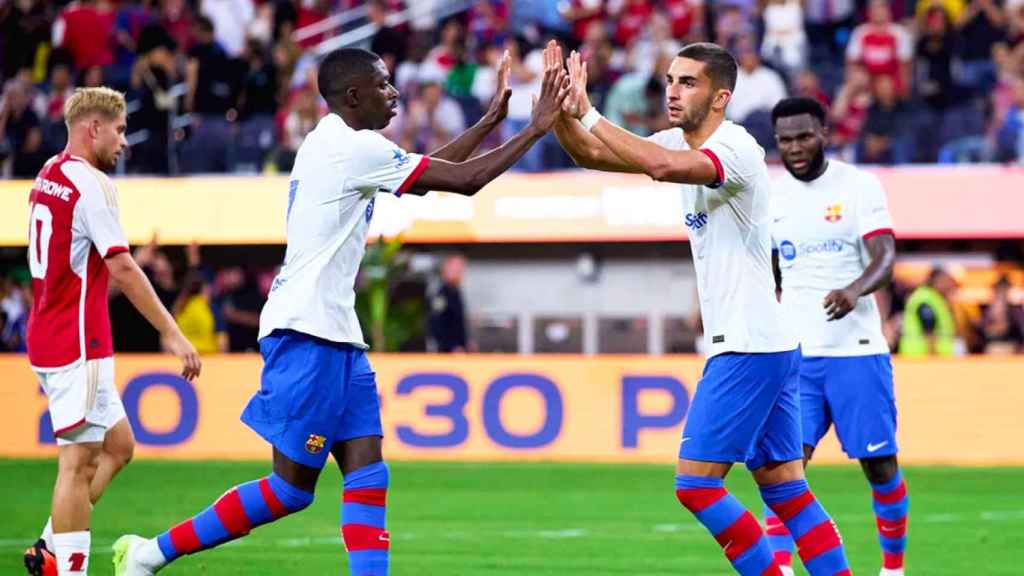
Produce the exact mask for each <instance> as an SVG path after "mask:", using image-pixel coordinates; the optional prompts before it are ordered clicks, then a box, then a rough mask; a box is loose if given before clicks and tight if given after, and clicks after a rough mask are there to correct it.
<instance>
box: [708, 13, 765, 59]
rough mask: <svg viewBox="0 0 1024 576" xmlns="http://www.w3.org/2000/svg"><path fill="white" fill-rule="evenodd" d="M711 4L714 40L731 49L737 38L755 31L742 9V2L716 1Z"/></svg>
mask: <svg viewBox="0 0 1024 576" xmlns="http://www.w3.org/2000/svg"><path fill="white" fill-rule="evenodd" d="M711 5H712V6H713V7H714V11H715V12H714V14H712V19H711V21H712V22H714V26H715V35H714V39H713V41H714V42H716V43H718V44H719V45H721V46H725V47H726V49H728V50H732V49H733V48H735V46H736V42H737V41H738V40H739V39H741V38H742V37H744V36H748V35H751V34H753V33H754V32H755V31H754V26H753V21H752V20H751V18H750V17H749V16H748V15H747V14H746V12H745V11H744V6H743V3H742V2H737V1H727V2H724V3H717V2H716V3H713V4H711Z"/></svg>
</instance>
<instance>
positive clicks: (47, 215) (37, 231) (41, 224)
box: [28, 204, 53, 279]
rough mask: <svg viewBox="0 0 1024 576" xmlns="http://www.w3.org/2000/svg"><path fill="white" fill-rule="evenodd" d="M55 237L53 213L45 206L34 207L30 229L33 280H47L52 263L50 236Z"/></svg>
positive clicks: (29, 266)
mask: <svg viewBox="0 0 1024 576" xmlns="http://www.w3.org/2000/svg"><path fill="white" fill-rule="evenodd" d="M52 235H53V213H52V212H50V209H49V208H48V207H47V206H46V205H45V204H36V205H34V206H32V217H31V218H30V219H29V229H28V268H29V271H30V272H31V273H32V277H33V278H39V279H44V278H46V266H47V264H48V263H49V261H50V236H52Z"/></svg>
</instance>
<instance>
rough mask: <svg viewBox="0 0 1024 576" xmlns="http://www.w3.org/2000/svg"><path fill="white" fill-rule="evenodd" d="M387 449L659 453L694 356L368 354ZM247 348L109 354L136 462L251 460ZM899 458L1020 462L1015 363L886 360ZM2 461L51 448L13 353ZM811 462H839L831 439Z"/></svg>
mask: <svg viewBox="0 0 1024 576" xmlns="http://www.w3.org/2000/svg"><path fill="white" fill-rule="evenodd" d="M372 362H373V364H374V368H375V369H376V371H377V378H378V382H379V388H380V393H381V398H382V404H383V410H384V427H385V435H386V438H385V446H386V453H387V457H388V458H393V459H406V460H427V459H439V460H563V461H613V462H663V463H670V462H674V461H675V459H676V454H677V449H678V442H679V435H680V432H681V430H682V422H683V420H684V418H685V414H686V409H687V407H688V405H689V400H690V398H692V394H693V391H694V385H695V383H696V382H697V380H698V378H699V376H700V372H701V367H702V365H703V360H702V359H700V358H698V357H693V356H678V357H641V356H599V357H580V356H544V357H539V356H532V357H531V356H487V355H477V356H426V355H374V356H373V358H372ZM260 367H261V362H260V360H259V358H258V357H256V356H248V355H239V356H214V357H209V358H206V359H205V363H204V372H203V377H202V379H201V381H200V382H198V383H196V384H194V385H193V384H189V383H187V382H185V381H184V380H182V379H181V378H179V377H177V376H175V375H174V373H173V370H174V368H175V363H174V361H173V359H171V358H168V357H165V356H148V355H140V356H127V355H124V356H120V357H118V358H117V374H118V376H117V378H118V385H119V387H120V389H121V391H122V396H123V399H124V403H125V406H126V409H127V411H128V414H129V418H130V419H131V421H132V424H133V427H134V429H135V433H136V436H137V439H138V441H139V447H138V450H137V454H138V456H139V457H142V458H181V459H184V458H216V459H263V458H267V457H268V455H269V450H268V448H267V446H266V444H265V443H264V442H263V441H262V440H261V439H260V438H259V437H258V436H256V435H255V434H254V433H253V432H251V431H250V430H249V429H248V428H247V427H246V426H245V425H243V424H241V423H240V422H239V420H238V415H239V413H240V412H241V410H242V408H243V407H244V405H245V403H246V401H247V400H248V398H249V396H250V395H251V394H252V393H253V391H255V390H256V388H257V386H258V382H259V372H260ZM895 371H896V378H897V398H898V403H899V410H900V430H899V436H898V437H899V442H900V446H901V454H900V458H901V460H902V461H903V462H907V463H915V464H935V463H948V464H964V465H1024V445H1022V444H1021V442H1020V439H1021V438H1022V437H1024V421H1022V420H1021V418H1020V410H1021V406H1024V386H1022V385H1021V384H1022V383H1024V359H1019V358H1006V359H1002V358H1000V359H960V360H949V361H897V362H896V365H895ZM0 374H3V375H4V377H3V386H0V416H2V417H0V435H2V437H3V438H4V442H3V443H2V444H0V457H45V456H51V455H53V454H54V452H55V450H56V448H55V447H54V445H53V443H52V432H51V428H50V422H49V416H48V413H47V412H46V399H45V398H44V397H43V396H42V394H41V393H40V391H39V388H38V385H37V383H36V380H35V376H34V375H33V374H32V372H31V370H30V369H29V367H28V362H27V359H26V358H24V357H23V356H15V355H2V356H0ZM817 459H818V460H819V461H822V462H837V461H845V457H844V456H843V455H842V453H841V452H840V451H839V450H838V446H837V443H836V442H835V440H834V439H833V438H832V437H831V436H830V437H829V438H828V439H827V440H826V441H825V442H824V443H823V445H822V446H821V447H820V448H819V452H818V455H817Z"/></svg>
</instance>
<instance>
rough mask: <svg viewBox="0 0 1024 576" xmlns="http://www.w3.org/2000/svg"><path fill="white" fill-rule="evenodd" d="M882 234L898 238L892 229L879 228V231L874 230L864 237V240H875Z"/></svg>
mask: <svg viewBox="0 0 1024 576" xmlns="http://www.w3.org/2000/svg"><path fill="white" fill-rule="evenodd" d="M882 234H888V235H889V236H892V237H893V238H895V237H896V234H894V233H893V231H892V228H879V229H878V230H872V231H871V232H868V233H867V234H865V235H864V239H865V240H870V239H872V238H874V237H875V236H881V235H882Z"/></svg>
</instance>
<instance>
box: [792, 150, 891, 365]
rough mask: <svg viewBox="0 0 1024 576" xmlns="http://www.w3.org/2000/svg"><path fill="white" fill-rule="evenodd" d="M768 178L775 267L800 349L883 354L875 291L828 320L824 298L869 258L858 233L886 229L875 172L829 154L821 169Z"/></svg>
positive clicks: (864, 236) (837, 353)
mask: <svg viewBox="0 0 1024 576" xmlns="http://www.w3.org/2000/svg"><path fill="white" fill-rule="evenodd" d="M773 184H774V197H775V200H774V208H773V210H774V218H773V220H774V225H773V228H772V236H773V241H774V247H775V249H776V250H778V252H779V267H780V268H781V269H782V304H783V308H784V309H785V311H786V314H787V315H788V316H790V317H792V318H794V319H795V321H796V326H797V336H798V337H799V338H800V342H801V345H802V346H803V353H804V355H805V356H865V355H870V354H886V353H888V352H889V347H888V345H887V343H886V341H885V338H884V337H883V336H882V320H881V317H880V316H879V314H878V305H877V304H876V303H875V297H874V295H868V296H862V297H861V298H860V299H859V300H858V301H857V306H856V307H855V308H854V309H853V310H852V311H850V313H849V314H847V315H846V316H845V317H844V318H842V319H841V320H834V321H832V322H829V321H828V316H827V315H826V314H825V308H824V306H823V302H824V300H825V296H826V295H827V294H828V293H829V292H831V291H832V290H835V289H838V288H845V287H846V286H848V285H849V284H850V283H851V282H853V281H854V280H856V279H857V278H859V277H860V275H861V274H863V273H864V269H865V268H866V267H867V266H868V264H870V263H871V255H870V254H869V253H868V250H867V246H866V245H865V244H864V240H865V239H867V238H870V237H872V236H874V235H877V234H883V233H889V234H891V233H892V218H891V217H890V216H889V208H888V206H887V204H886V199H885V191H884V190H883V189H882V184H881V182H879V180H878V178H877V177H876V176H875V175H873V174H870V173H868V172H865V171H864V170H860V169H858V168H855V167H853V166H851V165H849V164H847V163H845V162H840V161H838V160H829V162H828V166H827V167H826V169H825V173H824V174H822V175H821V176H819V177H818V178H816V179H815V180H814V181H812V182H803V181H800V180H797V179H796V178H794V177H793V176H792V175H791V174H790V173H789V172H786V173H785V174H783V175H782V176H780V177H779V178H778V179H776V180H775V182H774V183H773Z"/></svg>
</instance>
